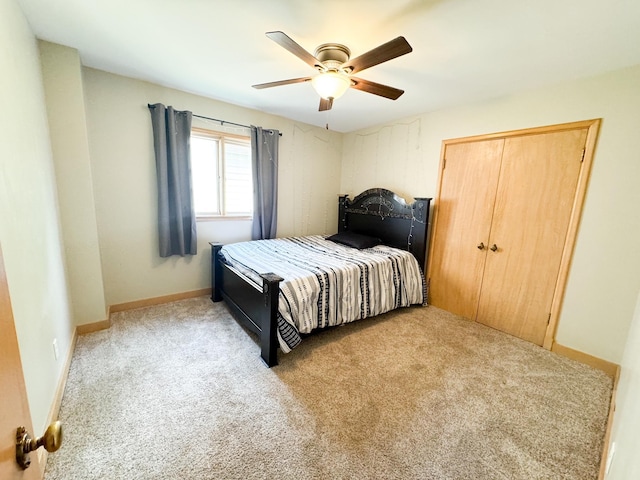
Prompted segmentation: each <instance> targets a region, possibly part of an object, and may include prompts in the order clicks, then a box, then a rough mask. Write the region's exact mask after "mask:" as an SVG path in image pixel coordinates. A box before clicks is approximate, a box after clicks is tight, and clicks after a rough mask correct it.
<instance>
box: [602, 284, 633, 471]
mask: <svg viewBox="0 0 640 480" xmlns="http://www.w3.org/2000/svg"><path fill="white" fill-rule="evenodd" d="M621 366H622V372H621V374H620V383H619V385H618V395H617V401H616V411H615V416H614V421H613V430H612V432H611V442H610V444H609V445H610V446H609V453H610V454H609V457H610V458H611V463H610V467H609V474H608V475H607V476H606V478H607V480H628V479H631V478H640V457H638V445H639V441H638V432H640V402H638V399H639V398H640V295H638V301H637V303H636V309H635V314H634V316H633V321H632V324H631V328H630V330H629V336H628V339H627V342H626V347H625V349H624V355H623V357H622V365H621Z"/></svg>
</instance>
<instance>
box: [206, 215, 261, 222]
mask: <svg viewBox="0 0 640 480" xmlns="http://www.w3.org/2000/svg"><path fill="white" fill-rule="evenodd" d="M221 220H222V221H224V220H231V221H235V220H241V221H248V220H253V217H252V216H251V215H207V216H204V215H203V216H197V217H196V222H218V221H221Z"/></svg>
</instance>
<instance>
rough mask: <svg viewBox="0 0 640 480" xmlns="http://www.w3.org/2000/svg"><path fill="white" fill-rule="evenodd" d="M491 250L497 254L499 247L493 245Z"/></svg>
mask: <svg viewBox="0 0 640 480" xmlns="http://www.w3.org/2000/svg"><path fill="white" fill-rule="evenodd" d="M489 250H491V251H492V252H495V251H496V250H498V246H497V245H496V244H495V243H494V244H493V245H491V248H490V249H489Z"/></svg>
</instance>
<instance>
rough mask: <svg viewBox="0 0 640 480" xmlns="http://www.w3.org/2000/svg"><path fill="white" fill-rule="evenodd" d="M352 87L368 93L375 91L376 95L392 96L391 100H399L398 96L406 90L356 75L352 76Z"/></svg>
mask: <svg viewBox="0 0 640 480" xmlns="http://www.w3.org/2000/svg"><path fill="white" fill-rule="evenodd" d="M351 88H355V89H356V90H362V91H363V92H367V93H373V94H374V95H379V96H381V97H385V98H390V99H391V100H397V99H398V97H400V95H402V94H403V93H404V90H400V89H398V88H393V87H389V86H387V85H382V84H380V83H375V82H370V81H369V80H363V79H362V78H355V77H351Z"/></svg>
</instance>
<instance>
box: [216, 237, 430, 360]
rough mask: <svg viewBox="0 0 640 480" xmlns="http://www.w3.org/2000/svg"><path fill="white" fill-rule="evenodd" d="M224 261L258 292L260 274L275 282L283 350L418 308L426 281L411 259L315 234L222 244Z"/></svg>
mask: <svg viewBox="0 0 640 480" xmlns="http://www.w3.org/2000/svg"><path fill="white" fill-rule="evenodd" d="M221 253H222V256H223V259H224V261H225V262H226V263H227V264H228V265H229V266H230V267H232V268H233V269H234V270H236V271H237V272H239V273H241V274H242V275H243V276H245V277H246V278H248V279H249V280H251V281H252V282H253V283H254V284H255V285H256V287H257V288H258V289H261V288H262V280H261V278H260V277H259V274H260V273H269V272H272V273H275V274H277V275H279V276H281V277H282V278H283V279H284V281H283V282H281V283H280V298H279V305H278V312H279V315H278V341H279V343H280V348H281V349H282V351H283V352H289V351H290V350H291V349H292V348H294V347H295V346H297V345H298V344H299V343H300V341H301V337H300V334H301V333H309V332H311V330H313V329H315V328H322V327H327V326H333V325H340V324H342V323H347V322H352V321H354V320H358V319H362V318H367V317H372V316H374V315H379V314H381V313H384V312H388V311H390V310H393V309H395V308H398V307H406V306H409V305H415V304H422V303H423V302H424V301H425V299H426V295H425V282H424V276H423V275H422V271H421V270H420V267H419V266H418V262H417V261H416V259H415V257H414V256H413V255H412V254H411V253H409V252H406V251H403V250H399V249H397V248H392V247H387V246H384V245H378V246H376V247H373V248H369V249H366V250H357V249H354V248H351V247H347V246H343V245H340V244H337V243H334V242H331V241H328V240H325V238H324V237H322V236H319V235H316V236H309V237H292V238H282V239H275V240H257V241H251V242H241V243H235V244H231V245H226V246H224V247H223V248H222V250H221Z"/></svg>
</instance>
